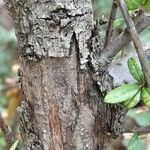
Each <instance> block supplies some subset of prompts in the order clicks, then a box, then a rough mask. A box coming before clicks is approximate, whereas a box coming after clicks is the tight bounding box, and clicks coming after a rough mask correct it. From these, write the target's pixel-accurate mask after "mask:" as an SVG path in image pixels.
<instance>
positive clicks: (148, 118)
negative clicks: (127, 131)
mask: <svg viewBox="0 0 150 150" xmlns="http://www.w3.org/2000/svg"><path fill="white" fill-rule="evenodd" d="M135 121H136V123H137V124H138V125H139V126H142V127H146V126H149V125H150V112H142V113H138V114H137V116H136V119H135Z"/></svg>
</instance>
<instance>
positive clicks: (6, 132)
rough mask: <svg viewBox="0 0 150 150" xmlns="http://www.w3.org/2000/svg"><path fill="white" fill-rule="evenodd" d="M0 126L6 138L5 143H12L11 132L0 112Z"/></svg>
mask: <svg viewBox="0 0 150 150" xmlns="http://www.w3.org/2000/svg"><path fill="white" fill-rule="evenodd" d="M0 128H1V130H2V132H3V134H4V136H5V138H6V141H7V143H8V144H10V145H12V144H13V143H14V139H13V137H12V133H11V132H10V131H9V129H8V126H7V125H6V123H5V121H4V119H3V117H2V115H1V113H0Z"/></svg>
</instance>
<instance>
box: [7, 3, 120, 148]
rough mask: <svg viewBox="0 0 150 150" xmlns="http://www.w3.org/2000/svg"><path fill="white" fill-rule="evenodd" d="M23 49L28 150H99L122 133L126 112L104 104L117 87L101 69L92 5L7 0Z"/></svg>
mask: <svg viewBox="0 0 150 150" xmlns="http://www.w3.org/2000/svg"><path fill="white" fill-rule="evenodd" d="M7 6H8V8H9V10H10V13H11V15H12V17H13V19H14V25H15V29H16V35H17V38H18V43H19V47H20V55H21V69H20V72H21V73H20V75H21V76H20V78H21V85H22V92H23V98H24V99H23V101H22V105H21V107H20V108H19V109H18V113H19V116H20V128H21V135H22V139H23V142H24V145H25V149H26V150H31V149H35V150H101V149H106V147H105V146H106V145H107V144H108V143H109V142H110V140H111V139H113V137H114V136H116V134H118V133H119V132H120V127H121V126H120V121H121V115H122V114H121V113H122V110H121V108H120V107H118V106H109V105H107V104H105V103H104V102H103V97H104V95H105V93H106V91H107V90H110V89H111V88H112V86H113V84H112V78H111V76H110V75H109V73H108V70H107V67H104V66H103V67H102V66H101V64H99V63H98V62H99V60H98V59H99V56H100V49H101V45H100V44H99V43H100V42H101V39H100V35H99V34H98V32H97V29H96V27H95V25H94V24H95V23H94V21H93V12H92V4H91V1H90V0H79V1H76V0H70V1H69V0H51V1H48V0H41V1H35V0H30V1H24V0H19V1H14V0H11V1H10V0H9V1H8V2H7Z"/></svg>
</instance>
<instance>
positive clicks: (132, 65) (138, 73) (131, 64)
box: [128, 58, 144, 83]
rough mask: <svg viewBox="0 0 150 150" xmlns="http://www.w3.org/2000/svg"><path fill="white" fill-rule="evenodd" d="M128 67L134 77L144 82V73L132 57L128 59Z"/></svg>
mask: <svg viewBox="0 0 150 150" xmlns="http://www.w3.org/2000/svg"><path fill="white" fill-rule="evenodd" d="M128 68H129V71H130V73H131V75H132V76H133V78H134V79H136V80H137V81H138V82H140V83H143V82H144V74H143V72H142V70H141V69H140V68H139V66H138V64H137V62H136V60H135V59H134V58H130V59H128Z"/></svg>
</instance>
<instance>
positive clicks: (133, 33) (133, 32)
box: [118, 0, 150, 87]
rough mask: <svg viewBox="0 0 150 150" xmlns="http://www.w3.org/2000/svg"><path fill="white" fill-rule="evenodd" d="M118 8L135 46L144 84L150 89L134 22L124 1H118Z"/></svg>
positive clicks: (149, 78) (149, 80)
mask: <svg viewBox="0 0 150 150" xmlns="http://www.w3.org/2000/svg"><path fill="white" fill-rule="evenodd" d="M118 6H119V8H120V10H121V13H122V15H123V17H124V20H125V23H126V25H127V28H128V30H129V33H130V35H131V38H132V41H133V44H134V46H135V49H136V52H137V55H138V58H139V61H140V63H141V67H142V70H143V73H144V76H145V79H146V83H147V85H148V86H149V87H150V71H149V68H148V65H147V62H146V59H145V56H144V49H143V47H142V44H141V42H140V40H139V37H138V33H137V30H136V28H135V25H134V22H133V20H132V18H131V16H130V14H129V11H128V9H127V7H126V4H125V2H124V0H118Z"/></svg>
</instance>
